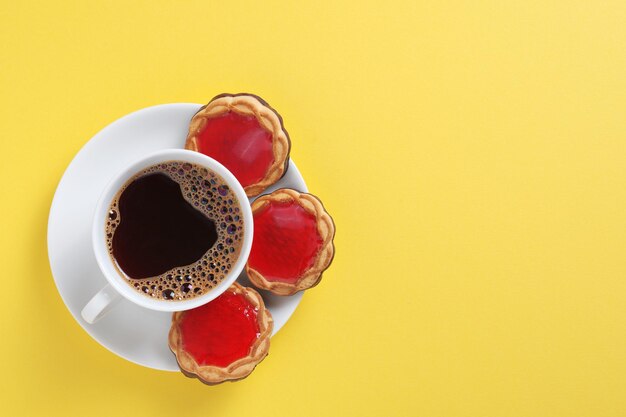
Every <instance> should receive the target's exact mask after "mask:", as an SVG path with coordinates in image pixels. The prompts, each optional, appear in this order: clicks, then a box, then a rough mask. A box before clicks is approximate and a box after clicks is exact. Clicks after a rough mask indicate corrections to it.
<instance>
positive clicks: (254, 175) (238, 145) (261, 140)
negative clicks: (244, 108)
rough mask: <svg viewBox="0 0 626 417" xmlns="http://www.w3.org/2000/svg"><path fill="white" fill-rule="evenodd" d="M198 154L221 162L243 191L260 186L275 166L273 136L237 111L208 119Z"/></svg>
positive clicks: (200, 134)
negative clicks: (245, 188)
mask: <svg viewBox="0 0 626 417" xmlns="http://www.w3.org/2000/svg"><path fill="white" fill-rule="evenodd" d="M196 141H197V145H198V151H199V152H201V153H203V154H205V155H208V156H210V157H211V158H213V159H216V160H217V161H219V162H220V163H221V164H222V165H224V166H225V167H226V168H228V170H229V171H230V172H232V173H233V175H235V177H236V178H237V179H238V180H239V182H240V183H241V185H242V186H243V187H247V186H248V185H251V184H255V183H257V182H259V181H260V180H261V179H263V177H265V174H266V173H267V170H268V169H269V167H270V166H271V165H272V163H273V162H274V151H273V149H272V133H271V132H268V131H267V130H266V129H265V128H263V126H261V124H260V123H259V121H258V120H257V119H256V117H254V116H253V115H242V114H239V113H236V112H233V111H230V112H228V113H224V114H222V115H220V116H216V117H213V118H210V119H207V121H206V125H205V126H204V128H203V129H202V130H201V131H200V132H199V133H198V135H197V137H196Z"/></svg>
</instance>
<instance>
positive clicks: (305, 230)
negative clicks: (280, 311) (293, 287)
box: [248, 202, 323, 284]
mask: <svg viewBox="0 0 626 417" xmlns="http://www.w3.org/2000/svg"><path fill="white" fill-rule="evenodd" d="M322 243H323V240H322V238H321V237H320V235H319V232H318V231H317V220H316V218H315V216H314V215H312V214H309V213H307V212H306V211H305V210H304V209H303V208H302V207H301V206H300V205H299V204H297V203H296V202H289V203H275V202H271V203H270V204H268V205H267V206H265V208H263V209H261V210H260V211H257V212H256V213H255V214H254V239H253V240H252V251H251V252H250V257H249V258H248V265H249V266H250V267H251V268H253V269H255V270H256V271H258V272H259V273H260V274H262V275H263V276H264V277H265V279H267V280H268V281H281V282H287V283H291V284H294V283H296V282H297V281H298V279H299V278H300V277H301V276H302V274H303V273H304V271H306V270H307V269H309V268H310V267H311V266H312V265H313V263H314V262H315V259H316V257H317V254H318V253H319V251H320V249H321V247H322Z"/></svg>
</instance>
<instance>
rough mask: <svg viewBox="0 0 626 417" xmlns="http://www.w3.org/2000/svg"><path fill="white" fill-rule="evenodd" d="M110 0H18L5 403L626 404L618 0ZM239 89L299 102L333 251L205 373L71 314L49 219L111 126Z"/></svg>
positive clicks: (271, 411) (10, 72) (588, 409)
mask: <svg viewBox="0 0 626 417" xmlns="http://www.w3.org/2000/svg"><path fill="white" fill-rule="evenodd" d="M98 3H100V2H98ZM102 3H106V4H92V5H89V4H84V2H82V1H75V2H57V1H55V2H49V3H48V4H42V2H33V3H32V4H31V3H30V2H22V1H9V0H3V1H2V4H1V5H0V121H1V122H0V141H1V145H2V148H1V150H2V162H1V163H0V176H1V178H2V192H1V194H0V198H1V200H0V203H1V204H0V206H1V207H2V211H1V213H2V215H1V218H2V232H1V235H0V256H1V259H2V268H3V280H2V286H1V287H0V288H1V290H2V300H1V301H0V313H1V317H2V319H1V325H2V329H1V331H2V341H1V342H0V355H1V357H2V359H1V362H0V363H1V365H0V367H1V368H0V369H1V374H0V384H1V385H0V410H1V411H0V414H2V415H3V416H4V415H6V416H13V415H20V416H21V415H89V416H91V415H93V416H114V415H133V416H144V415H145V416H161V415H162V416H166V415H168V416H171V415H177V416H218V415H232V416H253V415H254V416H285V415H292V416H335V415H337V416H386V415H394V416H428V417H434V416H441V417H456V416H476V417H487V416H494V417H502V416H533V417H538V416H546V417H555V416H568V417H570V416H585V417H588V416H594V417H600V416H624V415H626V395H625V393H626V303H625V300H626V257H625V256H624V251H625V249H626V216H625V214H626V187H625V182H626V160H625V159H626V113H625V109H626V25H625V24H624V23H625V22H626V4H625V3H624V2H623V1H622V0H615V1H601V2H591V1H583V0H574V1H564V0H561V1H548V2H546V1H501V0H493V1H466V2H462V1H419V0H418V1H403V2H397V1H391V2H382V3H379V2H371V1H367V2H366V1H360V2H350V3H347V2H346V3H343V2H338V1H316V2H311V4H308V5H296V3H298V2H275V1H265V2H240V1H228V2H210V1H194V2H176V1H168V2H162V1H149V2H147V1H138V2H128V1H115V2H114V1H107V2H102ZM342 3H343V4H342ZM239 91H249V92H254V93H257V94H259V95H261V96H263V97H264V98H266V99H267V100H268V101H269V102H270V103H271V104H272V105H273V106H275V107H276V108H277V109H278V110H279V111H280V112H281V113H282V115H283V116H284V119H285V124H286V127H287V128H288V130H289V132H290V134H291V137H292V140H293V153H292V156H293V158H294V160H295V161H297V163H298V166H299V167H300V169H301V171H302V173H303V174H304V176H305V178H306V180H307V182H308V185H309V187H310V189H311V190H312V191H313V192H314V193H316V194H318V195H319V196H320V197H321V198H322V200H323V201H324V202H325V204H326V206H327V207H328V209H329V211H330V212H331V214H332V215H333V216H334V218H335V220H336V223H337V226H338V234H337V239H336V246H337V256H336V259H335V262H334V264H333V266H332V267H331V269H330V270H329V271H328V272H327V274H326V275H325V278H324V280H323V281H322V283H321V284H320V285H319V286H318V287H317V288H315V289H314V290H312V291H310V292H309V293H307V294H306V296H305V297H304V299H303V302H302V304H301V305H300V307H299V308H298V310H297V311H296V313H295V315H294V316H293V318H292V320H291V321H289V323H288V324H287V325H286V327H285V328H284V329H283V330H282V331H281V332H280V334H279V335H278V336H277V337H276V338H275V339H273V340H272V346H271V349H270V356H269V357H268V358H267V359H266V360H265V361H264V362H263V363H262V364H261V365H260V366H259V367H258V368H257V370H256V371H255V372H254V373H253V374H252V375H251V376H250V377H249V378H248V379H247V380H245V381H242V382H239V383H236V384H226V385H222V386H217V387H206V386H203V385H201V384H200V383H198V382H197V381H195V380H190V379H187V378H185V377H184V376H182V375H180V374H176V373H164V372H158V371H153V370H150V369H144V368H142V367H139V366H137V365H134V364H131V363H128V362H126V361H124V360H123V359H120V358H118V357H116V356H115V355H113V354H111V353H109V352H108V351H107V350H106V349H104V348H103V347H101V346H100V345H98V344H97V343H96V342H95V341H93V340H92V339H91V338H90V337H89V336H88V335H87V334H86V333H85V332H84V331H83V330H82V329H81V327H80V326H79V325H78V324H77V323H76V322H74V319H73V318H72V317H71V316H70V314H69V313H68V311H67V310H66V309H65V306H64V305H63V302H62V301H61V299H60V297H59V296H58V294H57V292H56V289H55V286H54V284H53V281H52V277H51V274H50V269H49V266H48V261H47V253H46V223H47V216H48V210H49V206H50V202H51V199H52V195H53V192H54V190H55V187H56V185H57V182H58V181H59V179H60V177H61V175H62V173H63V171H64V169H65V167H66V166H67V165H68V163H69V162H70V161H71V159H72V157H73V156H74V155H75V153H76V152H77V151H78V150H79V149H80V148H81V147H82V146H83V145H84V144H85V142H87V140H89V138H90V137H91V136H92V135H94V134H95V133H96V132H97V131H98V130H100V129H101V128H102V127H104V126H105V125H107V124H108V123H110V122H112V121H113V120H115V119H117V118H119V117H121V116H123V115H124V114H127V113H129V112H131V111H133V110H136V109H139V108H143V107H147V106H150V105H154V104H159V103H170V102H206V101H207V100H208V99H209V98H211V97H212V96H213V95H215V94H217V93H220V92H239ZM77 198H80V196H77Z"/></svg>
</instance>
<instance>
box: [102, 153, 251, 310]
mask: <svg viewBox="0 0 626 417" xmlns="http://www.w3.org/2000/svg"><path fill="white" fill-rule="evenodd" d="M167 161H184V162H190V163H194V164H197V165H200V166H203V167H205V168H207V169H209V170H212V171H213V172H215V173H216V174H218V175H220V176H221V177H222V178H223V179H224V180H225V181H226V184H227V185H228V186H229V187H230V189H231V190H232V191H233V193H234V194H235V196H236V197H237V199H238V200H239V205H240V207H241V214H242V219H243V223H244V235H243V241H242V245H241V252H240V254H239V257H238V258H237V260H236V261H235V263H234V265H233V266H232V268H231V269H230V271H229V272H228V274H227V275H226V277H225V278H224V279H223V280H222V281H221V282H220V283H219V284H218V285H217V286H215V287H214V288H212V289H211V290H209V291H208V292H207V293H206V294H203V295H201V296H199V297H196V298H192V299H190V300H158V299H153V298H149V297H147V296H145V295H143V294H141V293H139V292H137V291H136V290H135V289H133V288H131V287H130V286H129V285H128V283H127V282H126V281H125V280H124V278H123V277H122V276H121V273H120V272H119V271H118V269H117V268H116V266H115V264H114V261H113V259H112V258H111V256H110V255H109V251H108V249H107V246H106V238H105V223H106V216H107V213H108V209H109V207H110V204H111V202H112V201H113V198H114V197H115V195H116V194H117V193H118V191H119V189H120V188H121V187H122V186H123V185H124V184H125V183H126V182H127V181H128V180H129V179H131V178H132V177H133V176H134V175H136V174H137V173H139V172H140V171H142V170H143V169H145V168H147V167H149V166H152V165H154V164H158V163H162V162H167ZM253 227H254V225H253V220H252V210H251V208H250V204H249V201H248V197H247V196H246V193H245V191H244V189H243V187H242V186H241V184H240V183H239V181H237V179H236V178H235V176H234V175H233V174H232V173H231V172H230V171H229V170H228V169H227V168H226V167H224V166H223V165H222V164H220V163H219V162H218V161H216V160H215V159H213V158H210V157H208V156H206V155H204V154H202V153H199V152H195V151H190V150H186V149H165V150H160V151H157V152H153V153H151V154H149V155H146V156H144V157H142V158H140V159H138V160H136V161H134V162H132V163H130V164H129V165H128V166H126V167H125V168H124V169H122V170H121V171H120V172H118V173H117V174H116V175H115V176H114V177H113V178H112V179H111V180H110V181H109V183H108V185H107V186H106V187H105V189H104V191H103V192H102V194H101V196H100V199H99V200H98V204H97V206H96V210H95V213H94V217H93V227H92V245H93V250H94V254H95V256H96V261H97V263H98V266H99V268H100V270H101V272H102V274H103V275H104V277H105V278H106V280H107V282H108V283H109V284H110V285H111V286H112V287H113V288H114V289H115V290H116V291H117V292H119V293H120V294H121V295H122V296H123V297H124V298H126V299H127V300H129V301H131V302H133V303H135V304H137V305H139V306H141V307H145V308H148V309H151V310H157V311H170V312H171V311H183V310H189V309H191V308H195V307H199V306H201V305H203V304H206V303H208V302H210V301H212V300H214V299H215V298H217V297H218V296H219V295H220V294H222V293H223V292H224V291H226V290H227V289H228V287H230V286H231V285H232V284H233V282H235V280H236V279H237V277H238V276H239V274H240V273H241V272H242V271H243V268H244V266H245V264H246V261H247V259H248V256H249V255H250V249H251V248H252V237H253V235H254V232H253Z"/></svg>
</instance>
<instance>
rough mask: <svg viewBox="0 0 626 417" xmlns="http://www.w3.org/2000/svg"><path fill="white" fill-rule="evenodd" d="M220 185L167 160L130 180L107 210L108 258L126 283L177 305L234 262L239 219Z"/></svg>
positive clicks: (196, 169) (197, 169) (202, 171)
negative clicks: (175, 302)
mask: <svg viewBox="0 0 626 417" xmlns="http://www.w3.org/2000/svg"><path fill="white" fill-rule="evenodd" d="M241 217H242V216H241V210H240V206H239V202H238V200H237V198H236V197H235V195H234V193H233V192H232V190H230V189H229V187H228V186H227V185H226V183H225V181H224V180H223V179H222V178H221V177H220V176H219V175H217V174H216V173H214V172H212V171H209V170H207V169H206V168H204V167H201V166H198V165H195V164H191V163H187V162H182V161H169V162H166V163H161V164H158V165H154V166H151V167H149V168H147V169H145V170H143V171H142V172H140V173H139V174H137V175H135V176H134V177H133V178H131V179H130V180H129V181H128V182H127V183H126V184H125V185H124V186H123V187H122V188H121V189H120V191H119V192H118V193H117V195H116V197H115V198H114V199H113V202H112V203H111V205H110V207H109V218H108V219H107V223H106V225H105V227H106V236H107V245H108V248H109V254H110V255H111V257H112V259H113V260H114V263H115V264H116V266H117V267H118V268H119V270H120V272H122V275H123V276H124V277H125V278H126V281H127V282H128V284H129V285H131V286H132V287H133V288H135V289H136V290H137V291H139V292H142V293H144V294H146V295H148V296H150V297H155V298H159V299H164V300H183V299H190V298H194V297H197V296H200V295H202V294H204V293H206V292H207V291H208V290H210V289H211V288H213V287H215V286H216V285H217V284H218V283H220V282H221V281H222V280H223V279H224V277H225V276H226V274H227V273H228V272H229V271H230V269H231V267H232V265H233V264H234V262H235V261H236V260H237V258H238V257H239V253H240V251H241V243H242V240H243V219H242V218H241Z"/></svg>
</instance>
